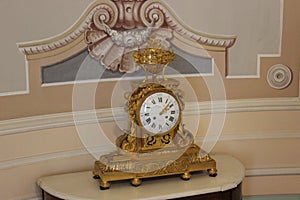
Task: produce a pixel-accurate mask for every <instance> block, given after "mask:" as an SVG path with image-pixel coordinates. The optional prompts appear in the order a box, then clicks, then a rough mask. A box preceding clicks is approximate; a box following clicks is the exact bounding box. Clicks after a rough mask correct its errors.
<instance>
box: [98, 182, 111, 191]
mask: <svg viewBox="0 0 300 200" xmlns="http://www.w3.org/2000/svg"><path fill="white" fill-rule="evenodd" d="M109 187H110V182H108V181H100V190H108V189H109Z"/></svg>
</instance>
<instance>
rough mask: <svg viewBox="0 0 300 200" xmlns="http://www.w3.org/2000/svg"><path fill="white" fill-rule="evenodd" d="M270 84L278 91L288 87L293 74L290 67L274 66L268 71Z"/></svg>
mask: <svg viewBox="0 0 300 200" xmlns="http://www.w3.org/2000/svg"><path fill="white" fill-rule="evenodd" d="M267 78H268V83H269V85H270V86H271V87H272V88H274V89H277V90H281V89H284V88H286V87H288V86H289V85H290V83H291V81H292V72H291V70H290V68H289V67H287V66H285V65H283V64H277V65H274V66H272V67H271V68H270V69H269V70H268V77H267Z"/></svg>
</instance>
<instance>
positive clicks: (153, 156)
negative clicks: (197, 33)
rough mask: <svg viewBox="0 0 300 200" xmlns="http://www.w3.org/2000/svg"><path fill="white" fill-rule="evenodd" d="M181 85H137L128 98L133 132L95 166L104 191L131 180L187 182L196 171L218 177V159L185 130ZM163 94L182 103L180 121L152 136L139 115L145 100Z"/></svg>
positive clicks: (136, 182)
mask: <svg viewBox="0 0 300 200" xmlns="http://www.w3.org/2000/svg"><path fill="white" fill-rule="evenodd" d="M178 86H179V81H177V80H174V79H163V80H162V81H160V82H159V83H158V82H148V83H144V82H142V83H141V82H139V83H134V84H133V92H132V93H131V95H125V96H127V97H128V101H127V106H126V108H127V109H126V110H127V111H128V116H129V122H128V124H129V128H128V129H129V130H128V131H126V132H125V133H124V134H123V135H121V136H119V137H118V138H117V139H116V146H117V150H116V151H115V152H112V153H109V154H106V155H103V156H101V157H100V159H99V160H98V161H96V162H95V164H94V170H93V174H94V178H95V179H99V181H100V189H109V187H110V185H111V182H112V181H118V180H131V184H132V185H133V186H139V185H140V184H141V183H142V179H144V178H151V177H160V176H169V175H181V178H182V179H183V180H189V179H190V177H191V173H192V172H196V171H207V172H208V174H209V176H213V177H214V176H216V175H217V169H216V162H215V160H213V159H212V158H211V157H210V156H209V154H207V153H206V152H204V151H202V150H201V149H200V147H199V146H197V145H196V144H194V137H193V134H192V133H190V132H189V131H188V130H186V129H185V128H184V125H183V123H182V111H183V109H184V103H183V101H182V96H183V94H182V91H181V90H179V89H178ZM161 91H162V92H167V93H169V94H171V95H172V96H174V98H175V99H176V100H177V101H178V103H179V106H180V111H179V112H180V113H179V119H178V122H177V123H176V125H175V126H174V127H173V128H172V129H171V130H170V131H168V132H166V133H163V134H151V133H148V132H147V131H145V130H144V129H143V128H142V127H140V125H141V122H140V121H139V119H138V118H139V117H138V112H139V109H140V106H141V104H142V102H143V101H144V100H145V98H147V97H148V96H149V95H150V94H153V93H156V92H161Z"/></svg>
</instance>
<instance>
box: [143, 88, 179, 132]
mask: <svg viewBox="0 0 300 200" xmlns="http://www.w3.org/2000/svg"><path fill="white" fill-rule="evenodd" d="M179 114H180V107H179V103H178V101H177V100H176V99H175V98H174V97H173V96H172V95H171V94H169V93H166V92H156V93H154V94H152V95H150V96H148V97H147V98H146V99H145V100H144V102H143V103H142V105H141V109H140V113H139V117H140V122H141V124H142V125H143V127H144V128H145V129H146V130H147V131H149V132H151V133H153V134H162V133H165V132H168V131H170V130H172V129H173V128H174V127H175V126H176V125H177V124H178V121H179Z"/></svg>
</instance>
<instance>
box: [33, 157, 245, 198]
mask: <svg viewBox="0 0 300 200" xmlns="http://www.w3.org/2000/svg"><path fill="white" fill-rule="evenodd" d="M211 157H212V158H213V159H215V160H216V162H217V170H218V176H217V177H209V176H208V174H207V173H206V172H203V173H197V174H192V177H191V179H190V180H189V181H183V180H181V179H180V176H179V175H178V176H172V177H164V178H160V179H157V178H156V179H143V183H142V185H141V186H139V187H133V186H131V185H130V181H129V180H128V181H119V182H118V181H116V182H112V183H111V187H110V189H109V190H100V189H99V180H94V179H93V178H92V177H93V174H92V172H91V171H86V172H77V173H70V174H61V175H54V176H47V177H42V178H39V179H38V180H37V184H38V185H39V186H40V187H41V188H42V189H43V190H44V191H46V192H47V193H49V194H51V195H53V196H55V197H58V198H61V199H72V200H87V199H104V200H105V199H109V200H114V199H122V200H126V199H130V200H132V199H147V200H148V199H153V200H154V199H155V200H157V199H171V198H179V197H186V196H193V195H199V194H206V193H212V192H220V191H225V190H229V189H232V188H235V187H237V185H238V184H240V183H241V182H242V180H243V178H244V176H245V168H244V166H243V165H242V163H241V162H240V161H238V160H237V159H235V158H233V157H231V156H228V155H212V156H211Z"/></svg>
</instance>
